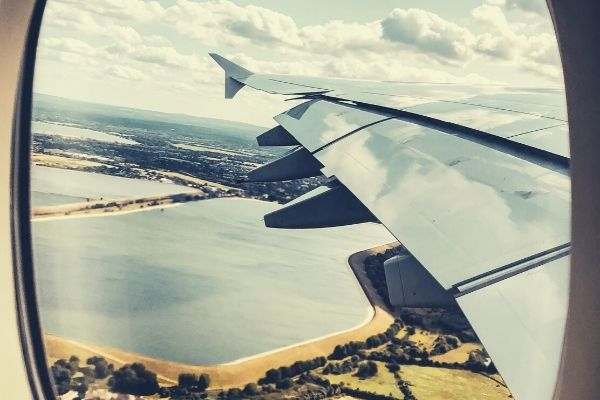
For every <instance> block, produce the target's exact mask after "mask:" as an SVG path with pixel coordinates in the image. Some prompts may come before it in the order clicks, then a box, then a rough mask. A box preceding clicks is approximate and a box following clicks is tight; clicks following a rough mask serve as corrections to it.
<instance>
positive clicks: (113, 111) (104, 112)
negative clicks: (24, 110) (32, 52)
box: [33, 93, 268, 143]
mask: <svg viewBox="0 0 600 400" xmlns="http://www.w3.org/2000/svg"><path fill="white" fill-rule="evenodd" d="M33 105H34V107H33V108H34V110H33V116H34V118H35V117H36V114H37V112H39V110H40V109H46V110H52V109H56V111H58V112H60V113H64V112H65V111H68V113H69V116H70V117H72V118H77V117H78V116H81V117H85V116H88V117H89V116H90V115H96V116H105V117H109V118H110V119H111V120H118V119H122V120H125V121H123V122H128V123H130V124H133V125H137V124H135V122H136V121H138V122H139V123H140V124H141V125H144V124H143V122H146V123H147V122H149V121H152V122H155V123H160V124H178V125H193V126H200V127H203V128H206V129H209V130H214V131H215V133H217V134H219V133H220V132H221V131H223V130H228V131H229V133H230V134H231V135H233V136H235V137H237V138H239V139H243V140H247V141H251V142H253V143H256V140H255V138H256V136H257V135H258V134H260V133H262V132H264V131H265V130H267V129H268V128H265V127H261V126H256V125H251V124H246V123H243V122H237V121H227V120H223V119H217V118H204V117H196V116H192V115H187V114H179V113H165V112H161V111H152V110H142V109H137V108H130V107H121V106H113V105H108V104H100V103H93V102H87V101H82V100H74V99H68V98H65V97H58V96H52V95H48V94H43V93H34V96H33ZM230 138H231V137H230Z"/></svg>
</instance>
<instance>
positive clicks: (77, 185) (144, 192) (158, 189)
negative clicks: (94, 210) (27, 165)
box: [31, 165, 196, 206]
mask: <svg viewBox="0 0 600 400" xmlns="http://www.w3.org/2000/svg"><path fill="white" fill-rule="evenodd" d="M192 191H196V190H195V189H193V188H189V187H186V186H181V185H175V184H167V183H162V182H156V181H148V180H143V179H131V178H121V177H118V176H111V175H103V174H95V173H92V172H83V171H72V170H67V169H60V168H50V167H42V166H39V165H34V166H32V168H31V202H32V205H33V206H49V205H57V204H68V203H74V202H79V201H85V199H86V198H100V197H102V198H106V199H112V198H124V197H133V196H139V197H143V196H153V195H166V194H172V193H183V192H192Z"/></svg>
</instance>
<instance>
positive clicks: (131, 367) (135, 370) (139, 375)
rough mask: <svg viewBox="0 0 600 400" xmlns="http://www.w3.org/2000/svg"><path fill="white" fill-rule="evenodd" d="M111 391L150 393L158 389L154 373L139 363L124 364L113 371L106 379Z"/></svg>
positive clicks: (134, 393)
mask: <svg viewBox="0 0 600 400" xmlns="http://www.w3.org/2000/svg"><path fill="white" fill-rule="evenodd" d="M108 387H109V388H110V390H111V391H112V392H116V393H125V394H133V395H138V396H139V395H151V394H155V393H157V392H158V390H159V386H158V381H157V379H156V374H155V373H154V372H152V371H150V370H148V369H146V367H145V366H144V364H141V363H133V364H126V365H124V366H122V367H121V368H119V369H118V370H116V371H114V372H113V375H112V376H111V377H110V379H109V380H108Z"/></svg>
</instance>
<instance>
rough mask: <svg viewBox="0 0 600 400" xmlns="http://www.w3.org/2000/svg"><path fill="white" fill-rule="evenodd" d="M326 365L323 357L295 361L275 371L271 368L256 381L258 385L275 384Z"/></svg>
mask: <svg viewBox="0 0 600 400" xmlns="http://www.w3.org/2000/svg"><path fill="white" fill-rule="evenodd" d="M326 363H327V359H325V357H315V358H313V359H311V360H306V361H296V362H295V363H293V364H292V365H290V366H287V367H279V368H277V369H275V368H271V369H270V370H268V371H267V373H266V374H265V376H264V377H263V378H261V379H259V380H258V383H259V384H260V385H264V384H269V383H275V384H277V383H278V382H280V381H284V380H286V379H289V378H292V377H294V376H298V375H300V374H302V373H304V372H308V371H311V370H313V369H315V368H319V367H322V366H324V365H325V364H326ZM283 385H284V386H285V385H286V384H285V383H284V384H283ZM284 389H285V388H284Z"/></svg>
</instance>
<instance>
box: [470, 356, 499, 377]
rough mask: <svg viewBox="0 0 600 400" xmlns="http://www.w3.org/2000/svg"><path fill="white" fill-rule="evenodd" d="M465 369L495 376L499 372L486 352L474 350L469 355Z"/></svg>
mask: <svg viewBox="0 0 600 400" xmlns="http://www.w3.org/2000/svg"><path fill="white" fill-rule="evenodd" d="M464 366H465V368H466V369H468V370H470V371H473V372H486V373H488V374H495V373H496V372H498V370H497V369H496V366H495V365H494V363H493V362H492V361H491V359H490V356H489V355H488V354H487V352H486V351H485V350H473V351H472V352H470V353H469V359H468V360H467V361H465V364H464Z"/></svg>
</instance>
